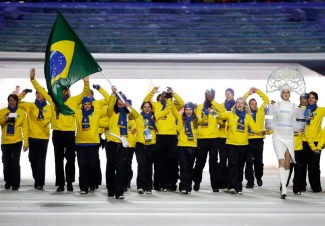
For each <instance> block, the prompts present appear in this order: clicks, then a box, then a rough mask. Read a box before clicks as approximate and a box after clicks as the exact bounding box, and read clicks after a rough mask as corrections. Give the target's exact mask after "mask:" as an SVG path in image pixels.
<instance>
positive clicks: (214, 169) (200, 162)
mask: <svg viewBox="0 0 325 226" xmlns="http://www.w3.org/2000/svg"><path fill="white" fill-rule="evenodd" d="M197 145H198V152H197V155H196V161H195V167H194V172H193V181H194V183H196V184H197V183H198V184H200V183H201V182H202V174H203V169H204V166H205V162H206V160H207V156H208V152H209V173H210V182H211V187H212V189H218V188H219V187H220V179H219V163H218V151H219V150H218V141H217V138H210V139H198V140H197Z"/></svg>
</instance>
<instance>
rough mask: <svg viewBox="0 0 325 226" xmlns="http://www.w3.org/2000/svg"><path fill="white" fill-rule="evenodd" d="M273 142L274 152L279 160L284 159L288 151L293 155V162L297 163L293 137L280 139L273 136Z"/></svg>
mask: <svg viewBox="0 0 325 226" xmlns="http://www.w3.org/2000/svg"><path fill="white" fill-rule="evenodd" d="M272 141H273V147H274V151H275V154H276V156H277V158H278V160H280V159H284V155H285V152H286V150H287V149H288V151H289V154H290V155H291V161H292V162H293V163H296V160H295V150H294V137H293V136H281V137H279V136H277V135H276V134H273V135H272Z"/></svg>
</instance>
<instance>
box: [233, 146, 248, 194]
mask: <svg viewBox="0 0 325 226" xmlns="http://www.w3.org/2000/svg"><path fill="white" fill-rule="evenodd" d="M228 154H229V155H228V169H229V171H228V172H229V180H228V181H229V187H230V188H234V189H235V190H236V191H237V192H238V191H242V190H243V185H242V182H243V176H244V166H245V161H246V158H247V145H244V146H237V145H228Z"/></svg>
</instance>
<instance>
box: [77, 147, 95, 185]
mask: <svg viewBox="0 0 325 226" xmlns="http://www.w3.org/2000/svg"><path fill="white" fill-rule="evenodd" d="M76 150H77V159H78V166H79V187H80V190H81V191H88V189H89V187H95V186H96V184H97V182H98V178H97V176H98V175H97V169H98V166H97V164H98V160H97V153H98V145H92V146H81V145H76Z"/></svg>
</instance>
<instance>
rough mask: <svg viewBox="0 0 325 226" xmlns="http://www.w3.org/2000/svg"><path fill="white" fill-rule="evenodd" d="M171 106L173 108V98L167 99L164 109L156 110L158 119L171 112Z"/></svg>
mask: <svg viewBox="0 0 325 226" xmlns="http://www.w3.org/2000/svg"><path fill="white" fill-rule="evenodd" d="M171 108H172V99H168V100H167V101H166V107H165V109H164V110H163V111H154V114H155V118H156V120H159V119H162V118H164V117H166V116H167V115H168V114H169V113H170V111H171Z"/></svg>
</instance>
